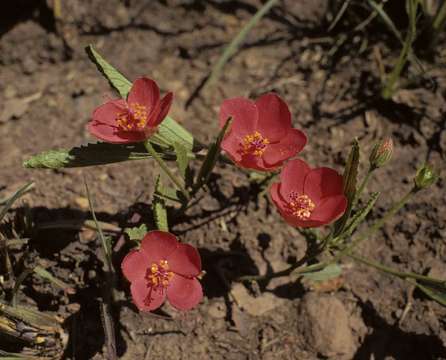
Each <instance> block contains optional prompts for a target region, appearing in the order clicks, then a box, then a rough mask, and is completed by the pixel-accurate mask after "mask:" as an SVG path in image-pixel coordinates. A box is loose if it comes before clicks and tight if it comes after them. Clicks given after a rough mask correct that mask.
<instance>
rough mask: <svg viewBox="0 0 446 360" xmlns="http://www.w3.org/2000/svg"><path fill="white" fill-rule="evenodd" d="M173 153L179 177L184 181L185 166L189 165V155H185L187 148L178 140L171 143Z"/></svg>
mask: <svg viewBox="0 0 446 360" xmlns="http://www.w3.org/2000/svg"><path fill="white" fill-rule="evenodd" d="M173 147H174V149H175V154H176V155H177V164H178V168H179V169H180V174H181V177H182V178H183V179H184V181H185V182H186V175H187V168H188V166H189V157H188V156H187V149H186V148H185V147H184V146H183V145H182V144H181V143H179V142H175V143H174V144H173Z"/></svg>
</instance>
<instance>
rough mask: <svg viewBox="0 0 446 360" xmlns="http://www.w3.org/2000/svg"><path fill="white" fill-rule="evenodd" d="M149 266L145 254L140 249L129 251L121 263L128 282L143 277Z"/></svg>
mask: <svg viewBox="0 0 446 360" xmlns="http://www.w3.org/2000/svg"><path fill="white" fill-rule="evenodd" d="M149 266H150V263H149V262H148V260H147V256H146V255H145V254H144V253H143V252H142V251H140V250H132V251H130V252H129V253H128V254H127V255H126V256H125V258H124V260H122V263H121V269H122V273H123V274H124V276H125V277H126V278H127V280H128V281H130V282H133V281H136V280H138V279H142V278H144V276H145V275H146V272H147V269H148V267H149Z"/></svg>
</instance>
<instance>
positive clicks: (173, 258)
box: [167, 244, 201, 277]
mask: <svg viewBox="0 0 446 360" xmlns="http://www.w3.org/2000/svg"><path fill="white" fill-rule="evenodd" d="M167 262H168V264H169V269H170V270H172V271H173V272H174V273H176V274H179V275H183V276H188V277H193V276H197V275H198V274H200V272H201V258H200V254H199V253H198V251H197V249H196V248H194V247H193V246H192V245H189V244H178V247H177V248H176V250H175V251H173V252H172V253H171V254H170V255H169V256H168V257H167Z"/></svg>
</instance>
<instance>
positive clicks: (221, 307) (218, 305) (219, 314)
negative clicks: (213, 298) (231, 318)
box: [208, 302, 226, 319]
mask: <svg viewBox="0 0 446 360" xmlns="http://www.w3.org/2000/svg"><path fill="white" fill-rule="evenodd" d="M208 314H209V316H211V317H213V318H214V319H224V318H225V317H226V306H225V304H224V303H223V302H214V303H212V304H210V305H209V308H208Z"/></svg>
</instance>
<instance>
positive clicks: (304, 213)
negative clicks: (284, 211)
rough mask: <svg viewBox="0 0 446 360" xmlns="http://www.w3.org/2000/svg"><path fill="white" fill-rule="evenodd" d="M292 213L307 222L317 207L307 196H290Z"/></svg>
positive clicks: (289, 204)
mask: <svg viewBox="0 0 446 360" xmlns="http://www.w3.org/2000/svg"><path fill="white" fill-rule="evenodd" d="M288 206H289V210H290V212H291V213H292V214H293V215H294V216H295V217H297V218H298V219H300V220H306V219H308V218H309V217H310V216H311V213H312V212H313V210H314V208H315V207H316V205H315V204H314V202H313V201H312V200H311V199H310V198H309V197H308V196H307V195H298V194H296V193H294V192H293V193H291V194H290V202H289V203H288Z"/></svg>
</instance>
